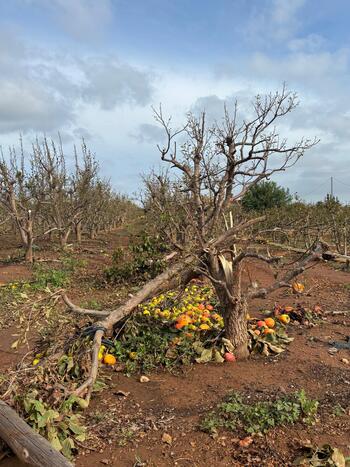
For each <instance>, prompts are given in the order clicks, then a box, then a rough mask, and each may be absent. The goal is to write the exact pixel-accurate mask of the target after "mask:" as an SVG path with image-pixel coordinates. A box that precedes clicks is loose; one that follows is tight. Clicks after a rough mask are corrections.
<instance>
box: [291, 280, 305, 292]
mask: <svg viewBox="0 0 350 467" xmlns="http://www.w3.org/2000/svg"><path fill="white" fill-rule="evenodd" d="M292 289H293V292H294V293H303V292H304V289H305V286H304V284H302V283H301V282H294V283H293V285H292Z"/></svg>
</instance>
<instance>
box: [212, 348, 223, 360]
mask: <svg viewBox="0 0 350 467" xmlns="http://www.w3.org/2000/svg"><path fill="white" fill-rule="evenodd" d="M213 353H214V360H215V362H217V363H223V362H224V361H225V359H224V357H223V356H222V355H221V353H220V352H219V351H218V350H217V349H214V352H213Z"/></svg>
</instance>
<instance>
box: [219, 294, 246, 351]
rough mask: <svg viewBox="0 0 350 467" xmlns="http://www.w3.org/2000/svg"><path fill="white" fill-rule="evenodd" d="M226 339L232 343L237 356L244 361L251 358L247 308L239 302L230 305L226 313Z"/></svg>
mask: <svg viewBox="0 0 350 467" xmlns="http://www.w3.org/2000/svg"><path fill="white" fill-rule="evenodd" d="M224 324H225V337H226V339H228V340H229V341H230V342H232V344H233V346H234V348H235V356H236V357H237V358H238V359H240V360H244V359H247V358H248V357H249V350H248V327H247V307H246V306H245V304H244V303H242V302H240V301H237V303H236V304H232V303H228V304H227V305H226V307H225V313H224Z"/></svg>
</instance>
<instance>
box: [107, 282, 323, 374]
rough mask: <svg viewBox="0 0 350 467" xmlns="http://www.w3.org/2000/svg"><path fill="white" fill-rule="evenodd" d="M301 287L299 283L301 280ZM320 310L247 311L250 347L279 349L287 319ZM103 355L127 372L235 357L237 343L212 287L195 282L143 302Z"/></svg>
mask: <svg viewBox="0 0 350 467" xmlns="http://www.w3.org/2000/svg"><path fill="white" fill-rule="evenodd" d="M298 287H299V288H300V287H301V284H298ZM320 312H321V309H320V307H315V310H313V311H311V310H308V309H306V308H303V307H301V306H299V305H298V306H297V307H291V306H280V305H275V307H274V309H273V310H272V311H271V310H262V311H261V314H262V315H263V316H265V319H259V318H254V317H251V316H250V315H249V314H248V315H247V321H248V334H249V350H250V352H251V353H253V352H254V353H262V354H263V355H269V354H279V353H281V352H283V351H284V350H285V348H286V345H287V344H289V343H290V342H291V341H292V340H293V338H291V337H289V336H288V334H287V328H288V325H289V324H293V323H294V324H308V323H311V322H313V321H314V319H315V317H317V316H318V314H319V313H320ZM99 357H100V360H101V361H103V362H104V363H105V364H107V365H108V364H111V365H115V364H117V365H118V368H119V369H120V371H123V370H125V371H126V372H127V373H133V372H135V371H149V370H152V369H154V368H159V367H167V368H173V367H174V366H176V365H178V364H186V363H194V362H197V363H206V362H210V361H214V362H218V363H222V362H224V361H227V362H233V361H235V355H234V348H233V346H232V344H231V343H230V341H228V340H227V339H225V337H224V320H223V317H222V314H221V310H220V305H219V303H218V300H217V298H216V296H215V293H214V291H213V289H212V288H211V287H210V286H208V285H206V284H203V283H199V282H192V283H191V284H190V285H189V286H188V287H187V288H186V289H185V290H184V291H181V292H179V291H170V292H167V293H165V294H160V295H158V296H156V297H153V298H152V299H151V300H149V301H148V302H147V303H145V304H142V305H140V307H139V309H138V311H137V312H136V313H134V314H133V315H132V316H131V317H129V319H128V320H127V321H126V322H125V323H123V324H122V326H121V327H120V328H119V329H117V330H116V334H115V338H114V340H113V341H110V342H109V343H107V344H104V345H103V346H102V347H101V349H100V355H99Z"/></svg>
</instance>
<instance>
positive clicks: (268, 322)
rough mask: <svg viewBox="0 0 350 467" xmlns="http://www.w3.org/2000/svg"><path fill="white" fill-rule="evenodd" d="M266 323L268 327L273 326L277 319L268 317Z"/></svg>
mask: <svg viewBox="0 0 350 467" xmlns="http://www.w3.org/2000/svg"><path fill="white" fill-rule="evenodd" d="M265 324H266V326H267V327H268V328H273V327H274V326H275V320H274V319H273V318H266V319H265Z"/></svg>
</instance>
